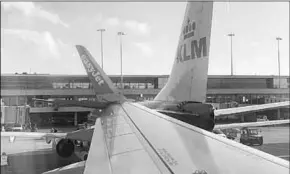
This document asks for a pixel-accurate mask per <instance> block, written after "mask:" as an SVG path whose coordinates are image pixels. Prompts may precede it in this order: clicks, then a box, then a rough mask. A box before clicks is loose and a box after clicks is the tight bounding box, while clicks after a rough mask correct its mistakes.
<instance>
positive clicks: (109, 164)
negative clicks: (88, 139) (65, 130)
mask: <svg viewBox="0 0 290 174" xmlns="http://www.w3.org/2000/svg"><path fill="white" fill-rule="evenodd" d="M140 137H141V136H139V134H138V130H137V129H136V128H135V127H134V125H133V124H132V123H131V121H130V119H129V118H128V116H127V115H126V113H125V112H124V110H123V108H122V107H121V105H119V104H115V105H112V106H110V107H109V108H108V109H107V110H106V111H105V113H104V115H103V116H102V117H100V118H98V119H97V121H96V125H95V130H94V135H93V138H92V143H91V148H90V153H89V156H88V159H87V163H86V166H85V172H84V173H86V174H87V173H104V174H106V173H118V174H123V173H124V174H130V173H132V174H134V173H144V174H145V173H150V174H151V173H152V174H154V173H156V174H160V173H162V172H160V170H162V167H160V166H158V160H154V158H152V157H154V154H153V155H150V153H149V152H150V150H148V146H146V143H144V142H145V141H142V140H140ZM163 173H166V172H163Z"/></svg>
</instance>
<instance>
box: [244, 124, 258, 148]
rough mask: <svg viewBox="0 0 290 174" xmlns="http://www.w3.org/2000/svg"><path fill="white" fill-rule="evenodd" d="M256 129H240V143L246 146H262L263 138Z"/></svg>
mask: <svg viewBox="0 0 290 174" xmlns="http://www.w3.org/2000/svg"><path fill="white" fill-rule="evenodd" d="M260 132H261V131H259V130H258V129H257V128H246V127H245V128H242V129H241V138H240V143H242V144H247V145H254V144H257V145H260V146H261V145H262V144H263V136H262V135H261V134H260Z"/></svg>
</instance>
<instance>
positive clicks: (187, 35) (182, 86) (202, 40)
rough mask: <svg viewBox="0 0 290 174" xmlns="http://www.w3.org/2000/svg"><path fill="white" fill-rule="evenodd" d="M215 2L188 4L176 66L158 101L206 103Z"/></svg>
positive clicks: (157, 98) (157, 97)
mask: <svg viewBox="0 0 290 174" xmlns="http://www.w3.org/2000/svg"><path fill="white" fill-rule="evenodd" d="M212 11H213V2H188V4H187V7H186V12H185V17H184V21H183V24H182V28H181V34H180V37H179V44H178V48H177V53H176V56H175V58H174V59H175V61H174V65H173V68H172V71H171V74H170V77H169V80H168V82H167V84H166V85H165V87H164V88H163V89H162V90H161V91H160V93H159V94H158V95H157V96H156V97H155V99H154V100H161V101H197V102H205V99H206V88H207V74H208V59H209V48H210V47H209V46H210V35H211V22H212Z"/></svg>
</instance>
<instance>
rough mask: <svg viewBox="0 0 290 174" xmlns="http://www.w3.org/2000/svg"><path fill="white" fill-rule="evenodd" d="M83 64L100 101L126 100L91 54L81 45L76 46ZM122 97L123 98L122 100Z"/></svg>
mask: <svg viewBox="0 0 290 174" xmlns="http://www.w3.org/2000/svg"><path fill="white" fill-rule="evenodd" d="M76 48H77V50H78V52H79V55H80V58H81V60H82V63H83V65H84V67H85V69H86V71H87V74H88V77H89V79H90V81H91V83H92V85H93V88H94V91H95V93H96V95H97V97H99V98H98V99H99V100H105V101H118V100H120V99H121V98H124V96H123V95H121V93H120V92H119V91H118V90H117V88H116V87H115V86H114V85H113V83H112V81H111V79H110V78H109V77H108V76H107V75H106V74H105V72H104V71H103V69H102V68H101V67H100V66H99V64H98V63H97V62H96V61H95V59H94V58H93V56H92V55H91V54H90V52H89V51H88V50H87V49H86V48H85V47H84V46H81V45H76ZM120 96H121V98H120Z"/></svg>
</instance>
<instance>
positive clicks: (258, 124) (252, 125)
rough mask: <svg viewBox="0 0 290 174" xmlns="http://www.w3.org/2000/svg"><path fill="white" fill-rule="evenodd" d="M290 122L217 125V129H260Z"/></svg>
mask: <svg viewBox="0 0 290 174" xmlns="http://www.w3.org/2000/svg"><path fill="white" fill-rule="evenodd" d="M289 123H290V120H289V119H288V120H273V121H262V122H249V123H232V124H222V125H215V127H214V128H215V129H229V128H242V127H259V126H271V125H279V124H289Z"/></svg>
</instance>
